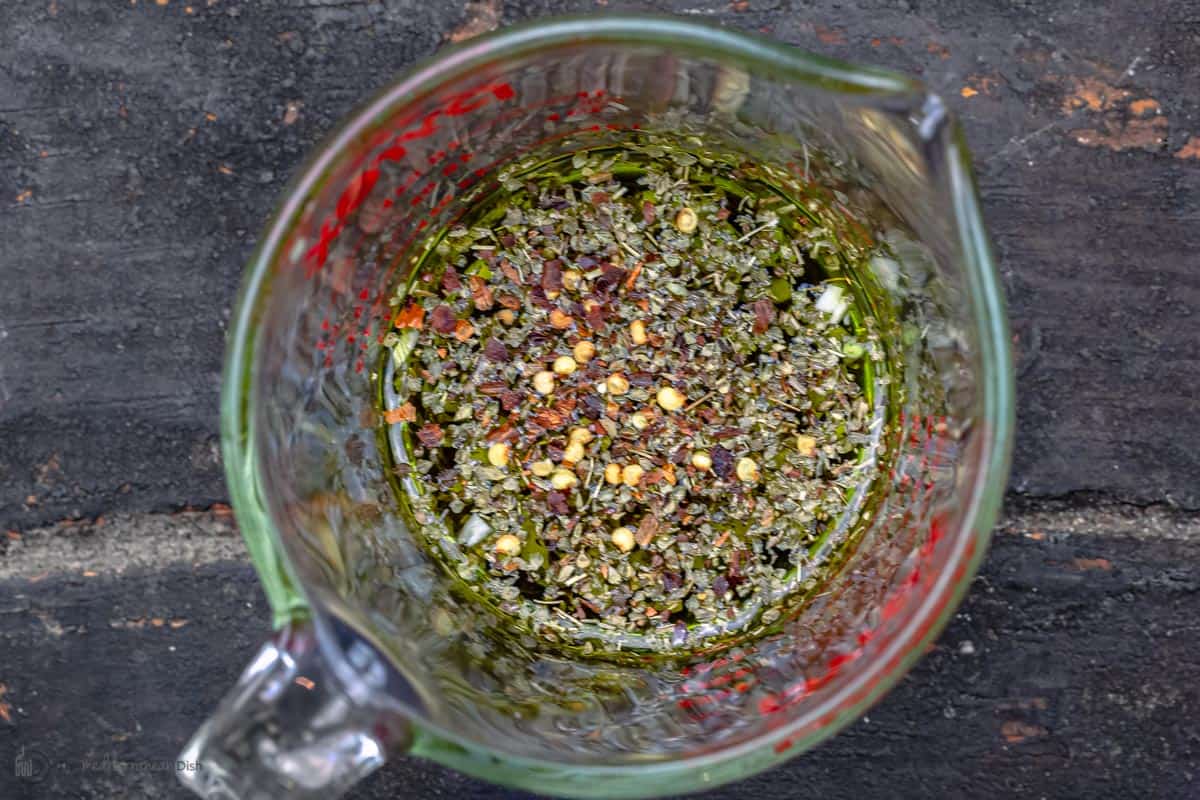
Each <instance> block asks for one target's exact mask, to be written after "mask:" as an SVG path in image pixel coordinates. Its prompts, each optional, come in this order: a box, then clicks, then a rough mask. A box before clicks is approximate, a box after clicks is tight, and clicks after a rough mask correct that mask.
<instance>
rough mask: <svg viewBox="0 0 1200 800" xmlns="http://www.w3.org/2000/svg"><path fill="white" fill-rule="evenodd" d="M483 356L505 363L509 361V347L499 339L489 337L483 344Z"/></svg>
mask: <svg viewBox="0 0 1200 800" xmlns="http://www.w3.org/2000/svg"><path fill="white" fill-rule="evenodd" d="M483 357H484V358H486V359H487V360H488V361H495V362H497V363H503V362H505V361H508V348H507V347H505V346H504V343H503V342H501V341H500V340H498V339H488V341H487V344H485V345H484V346H483Z"/></svg>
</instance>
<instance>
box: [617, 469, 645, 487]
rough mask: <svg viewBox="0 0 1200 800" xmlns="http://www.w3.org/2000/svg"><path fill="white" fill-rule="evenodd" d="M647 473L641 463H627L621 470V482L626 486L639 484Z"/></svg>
mask: <svg viewBox="0 0 1200 800" xmlns="http://www.w3.org/2000/svg"><path fill="white" fill-rule="evenodd" d="M645 474H646V470H644V469H642V468H641V466H640V465H638V464H626V465H625V467H624V468H623V469H622V470H621V482H622V483H624V484H625V485H626V486H637V485H638V483H639V482H640V481H641V480H642V476H643V475H645Z"/></svg>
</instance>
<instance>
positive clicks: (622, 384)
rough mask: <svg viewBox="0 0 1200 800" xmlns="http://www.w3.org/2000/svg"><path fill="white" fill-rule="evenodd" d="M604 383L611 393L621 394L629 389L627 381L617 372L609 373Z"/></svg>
mask: <svg viewBox="0 0 1200 800" xmlns="http://www.w3.org/2000/svg"><path fill="white" fill-rule="evenodd" d="M604 385H605V387H606V388H607V389H608V391H609V392H610V393H611V394H616V395H621V394H625V393H626V392H628V391H629V381H628V380H627V379H626V378H625V376H624V375H622V374H621V373H619V372H614V373H613V374H612V375H609V376H608V380H607V381H605V382H604Z"/></svg>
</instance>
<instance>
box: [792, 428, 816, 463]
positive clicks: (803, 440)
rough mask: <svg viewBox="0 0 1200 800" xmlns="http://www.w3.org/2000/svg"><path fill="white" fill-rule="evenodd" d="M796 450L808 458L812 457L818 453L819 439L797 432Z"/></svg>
mask: <svg viewBox="0 0 1200 800" xmlns="http://www.w3.org/2000/svg"><path fill="white" fill-rule="evenodd" d="M796 451H797V452H799V453H800V455H802V456H805V457H806V458H812V457H813V456H815V455H816V454H817V440H816V439H815V438H813V437H812V436H806V435H804V434H802V433H798V434H796Z"/></svg>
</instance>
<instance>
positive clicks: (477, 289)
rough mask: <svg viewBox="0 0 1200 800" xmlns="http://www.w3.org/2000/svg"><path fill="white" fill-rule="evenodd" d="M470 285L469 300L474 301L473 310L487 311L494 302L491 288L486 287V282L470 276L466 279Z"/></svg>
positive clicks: (476, 276) (475, 276)
mask: <svg viewBox="0 0 1200 800" xmlns="http://www.w3.org/2000/svg"><path fill="white" fill-rule="evenodd" d="M468 282H469V283H470V285H471V299H472V300H474V301H475V308H477V309H479V310H480V311H488V310H489V309H491V307H492V304H493V303H494V302H495V301H494V300H493V299H492V287H490V286H488V285H487V282H486V281H485V280H484V279H483V278H481V277H479V276H478V275H472V276H471V277H470V278H468Z"/></svg>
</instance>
